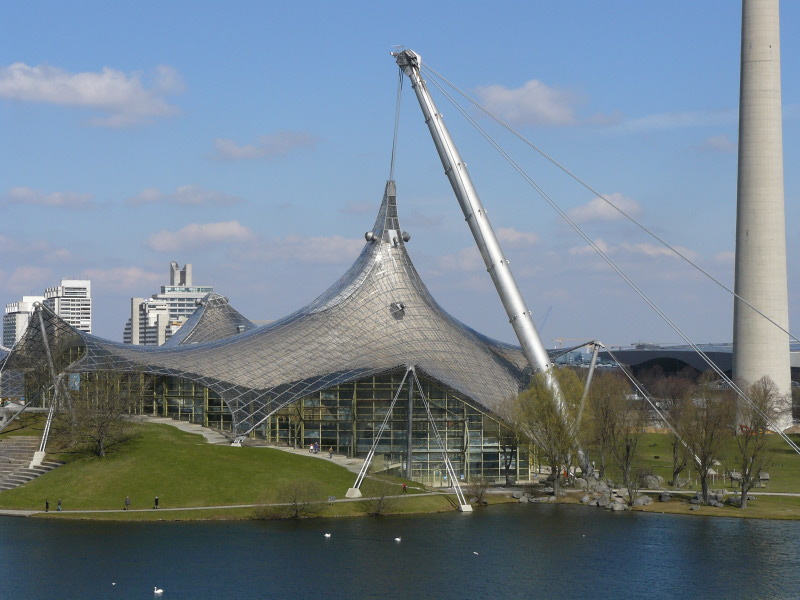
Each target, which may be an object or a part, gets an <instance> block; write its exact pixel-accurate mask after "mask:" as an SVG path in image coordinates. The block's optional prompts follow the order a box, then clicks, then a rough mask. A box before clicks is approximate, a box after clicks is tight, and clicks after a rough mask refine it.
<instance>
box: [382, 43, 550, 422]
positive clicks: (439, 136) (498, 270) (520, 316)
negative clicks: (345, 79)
mask: <svg viewBox="0 0 800 600" xmlns="http://www.w3.org/2000/svg"><path fill="white" fill-rule="evenodd" d="M392 55H393V56H394V57H395V58H396V60H397V64H398V65H399V66H400V68H401V69H402V70H403V72H404V73H405V74H406V75H408V77H409V79H411V83H412V87H413V88H414V92H415V93H416V95H417V100H418V101H419V105H420V107H421V108H422V114H423V115H424V117H425V122H426V123H427V125H428V129H429V130H430V133H431V137H432V138H433V142H434V144H435V146H436V150H437V151H438V153H439V158H440V159H441V161H442V165H443V166H444V171H445V174H446V175H447V178H448V179H449V180H450V185H451V186H452V188H453V191H454V192H455V194H456V198H457V199H458V203H459V204H460V205H461V210H462V212H463V213H464V218H465V219H466V221H467V224H468V225H469V228H470V231H471V232H472V235H473V237H474V238H475V243H476V244H477V246H478V250H479V251H480V253H481V256H482V257H483V262H484V264H485V265H486V269H487V271H489V275H490V276H491V278H492V281H493V283H494V286H495V288H496V289H497V293H498V294H499V296H500V301H501V302H502V303H503V308H505V310H506V314H507V315H508V318H509V321H510V322H511V326H512V327H513V328H514V333H515V334H516V335H517V339H518V340H519V343H520V345H521V346H522V351H523V352H524V353H525V357H526V358H527V359H528V362H529V363H530V365H531V367H532V368H533V370H534V371H541V372H543V373H544V374H545V378H546V381H547V386H548V387H549V388H550V390H551V391H552V393H553V397H554V398H555V401H556V403H557V404H558V407H559V410H560V411H561V413H562V414H564V413H565V408H564V401H563V398H562V395H561V390H560V388H559V385H558V381H556V378H555V377H554V376H553V373H552V369H551V367H552V365H551V364H550V357H549V355H548V354H547V350H545V347H544V344H542V340H541V338H540V337H539V334H538V332H537V331H536V326H535V325H534V323H533V318H532V316H531V311H529V310H528V307H527V306H526V305H525V301H524V300H523V298H522V294H521V293H520V291H519V287H518V286H517V283H516V281H515V280H514V275H513V274H512V273H511V268H510V267H509V264H508V260H507V259H506V258H505V256H504V255H503V251H502V248H501V247H500V243H499V242H498V241H497V236H495V234H494V230H493V229H492V226H491V223H489V219H488V217H487V215H486V210H485V209H484V208H483V205H482V204H481V200H480V198H479V197H478V193H477V192H476V191H475V187H474V186H473V185H472V180H471V179H470V176H469V174H468V173H467V165H466V163H465V162H464V161H463V160H462V159H461V156H460V155H459V153H458V149H457V148H456V146H455V144H454V143H453V140H452V138H451V137H450V133H449V132H448V131H447V128H446V127H445V125H444V120H443V119H442V115H441V114H440V113H439V112H438V110H437V108H436V105H435V104H434V102H433V98H431V95H430V93H429V92H428V89H427V87H426V85H425V82H424V81H423V80H422V76H421V74H420V67H421V64H422V59H421V58H420V57H419V55H418V54H417V53H416V52H413V51H412V50H403V51H402V52H395V53H392Z"/></svg>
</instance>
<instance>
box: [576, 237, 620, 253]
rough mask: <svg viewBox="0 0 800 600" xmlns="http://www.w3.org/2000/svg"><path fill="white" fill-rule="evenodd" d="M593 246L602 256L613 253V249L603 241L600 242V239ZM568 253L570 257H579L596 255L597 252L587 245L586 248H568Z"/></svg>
mask: <svg viewBox="0 0 800 600" xmlns="http://www.w3.org/2000/svg"><path fill="white" fill-rule="evenodd" d="M594 244H595V246H597V247H598V248H599V249H600V250H602V251H603V253H604V254H613V253H614V248H612V247H611V246H609V245H608V244H607V243H606V242H604V241H603V240H600V239H598V240H595V241H594ZM568 252H569V253H570V255H572V256H580V255H583V254H597V250H595V249H594V248H593V247H592V246H589V245H588V244H587V245H586V246H574V247H572V248H570V249H569V250H568Z"/></svg>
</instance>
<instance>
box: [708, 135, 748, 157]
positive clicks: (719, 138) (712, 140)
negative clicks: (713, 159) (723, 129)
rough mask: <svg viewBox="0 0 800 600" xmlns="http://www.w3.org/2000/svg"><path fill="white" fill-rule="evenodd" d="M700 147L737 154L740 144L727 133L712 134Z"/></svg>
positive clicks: (710, 150)
mask: <svg viewBox="0 0 800 600" xmlns="http://www.w3.org/2000/svg"><path fill="white" fill-rule="evenodd" d="M699 149H700V150H701V151H705V152H714V153H719V154H735V153H736V151H737V150H738V149H739V146H738V145H737V144H736V142H734V141H733V140H732V139H731V138H729V137H728V136H727V135H725V134H721V135H712V136H711V137H709V138H707V139H706V140H704V141H703V143H702V144H700V146H699Z"/></svg>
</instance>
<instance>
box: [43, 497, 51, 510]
mask: <svg viewBox="0 0 800 600" xmlns="http://www.w3.org/2000/svg"><path fill="white" fill-rule="evenodd" d="M44 512H50V500H48V499H47V498H45V499H44Z"/></svg>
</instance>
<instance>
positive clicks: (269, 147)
mask: <svg viewBox="0 0 800 600" xmlns="http://www.w3.org/2000/svg"><path fill="white" fill-rule="evenodd" d="M316 144H317V140H316V139H314V138H313V137H312V136H311V135H309V134H307V133H305V132H302V131H279V132H277V133H274V134H271V135H262V136H261V137H260V138H258V139H257V140H256V141H255V143H253V144H245V145H243V146H240V145H239V144H237V143H236V142H234V141H233V140H228V139H223V138H217V139H216V140H214V149H215V154H214V158H216V159H218V160H251V159H255V158H264V159H272V158H277V157H280V156H284V155H286V154H288V153H289V152H291V151H292V150H296V149H298V148H313V147H314V146H316Z"/></svg>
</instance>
